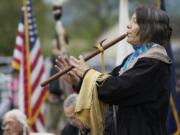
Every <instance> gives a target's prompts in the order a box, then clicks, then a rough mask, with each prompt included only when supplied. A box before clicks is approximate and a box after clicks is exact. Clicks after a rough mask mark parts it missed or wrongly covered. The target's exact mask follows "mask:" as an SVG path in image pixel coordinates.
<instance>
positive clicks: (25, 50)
mask: <svg viewBox="0 0 180 135" xmlns="http://www.w3.org/2000/svg"><path fill="white" fill-rule="evenodd" d="M24 24H25V43H24V44H25V48H24V53H25V54H26V55H25V56H26V57H25V59H26V61H27V65H26V68H27V73H28V75H27V84H28V87H27V88H28V97H27V98H28V116H27V117H28V123H29V124H32V123H31V117H32V110H31V101H30V96H29V95H31V86H30V84H31V82H30V62H29V60H30V58H29V57H28V56H29V55H27V54H29V30H28V29H29V25H28V9H27V0H24Z"/></svg>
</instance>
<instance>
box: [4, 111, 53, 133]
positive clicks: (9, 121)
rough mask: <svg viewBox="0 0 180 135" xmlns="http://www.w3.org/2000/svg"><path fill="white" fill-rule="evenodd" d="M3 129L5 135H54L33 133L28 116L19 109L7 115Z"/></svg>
mask: <svg viewBox="0 0 180 135" xmlns="http://www.w3.org/2000/svg"><path fill="white" fill-rule="evenodd" d="M1 127H2V129H3V130H4V133H3V135H54V134H52V133H31V132H30V129H29V127H28V124H27V118H26V116H25V115H24V113H22V112H21V111H20V110H18V109H12V110H10V111H8V112H7V113H6V114H5V116H4V119H3V124H2V126H1ZM1 135H2V134H1Z"/></svg>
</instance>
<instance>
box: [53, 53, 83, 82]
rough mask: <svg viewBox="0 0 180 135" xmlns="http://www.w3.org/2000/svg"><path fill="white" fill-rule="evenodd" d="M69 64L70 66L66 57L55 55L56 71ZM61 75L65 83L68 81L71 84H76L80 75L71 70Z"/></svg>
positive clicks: (65, 67) (63, 68)
mask: <svg viewBox="0 0 180 135" xmlns="http://www.w3.org/2000/svg"><path fill="white" fill-rule="evenodd" d="M70 66H72V65H71V64H70V62H69V59H68V58H67V57H63V56H58V57H57V59H56V65H55V68H56V69H57V70H58V71H63V70H65V69H67V68H68V67H70ZM62 77H63V79H64V80H65V81H66V82H67V83H69V84H71V85H76V84H77V83H79V81H80V77H79V76H78V75H77V74H76V73H75V72H74V71H73V70H71V71H69V72H68V73H66V74H64V75H63V76H62Z"/></svg>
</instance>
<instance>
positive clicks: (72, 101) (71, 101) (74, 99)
mask: <svg viewBox="0 0 180 135" xmlns="http://www.w3.org/2000/svg"><path fill="white" fill-rule="evenodd" d="M77 98H78V94H76V93H74V94H71V95H69V96H68V97H67V98H66V100H65V101H64V108H65V107H69V106H71V105H72V106H74V107H75V105H76V102H77Z"/></svg>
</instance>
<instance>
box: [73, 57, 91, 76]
mask: <svg viewBox="0 0 180 135" xmlns="http://www.w3.org/2000/svg"><path fill="white" fill-rule="evenodd" d="M70 63H71V65H72V66H74V67H75V68H74V69H73V71H74V72H75V73H76V74H77V75H78V76H80V77H83V75H84V73H85V71H86V70H88V69H89V66H88V65H87V64H86V63H85V61H84V59H83V57H82V56H79V60H78V59H76V58H75V57H73V56H70Z"/></svg>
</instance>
